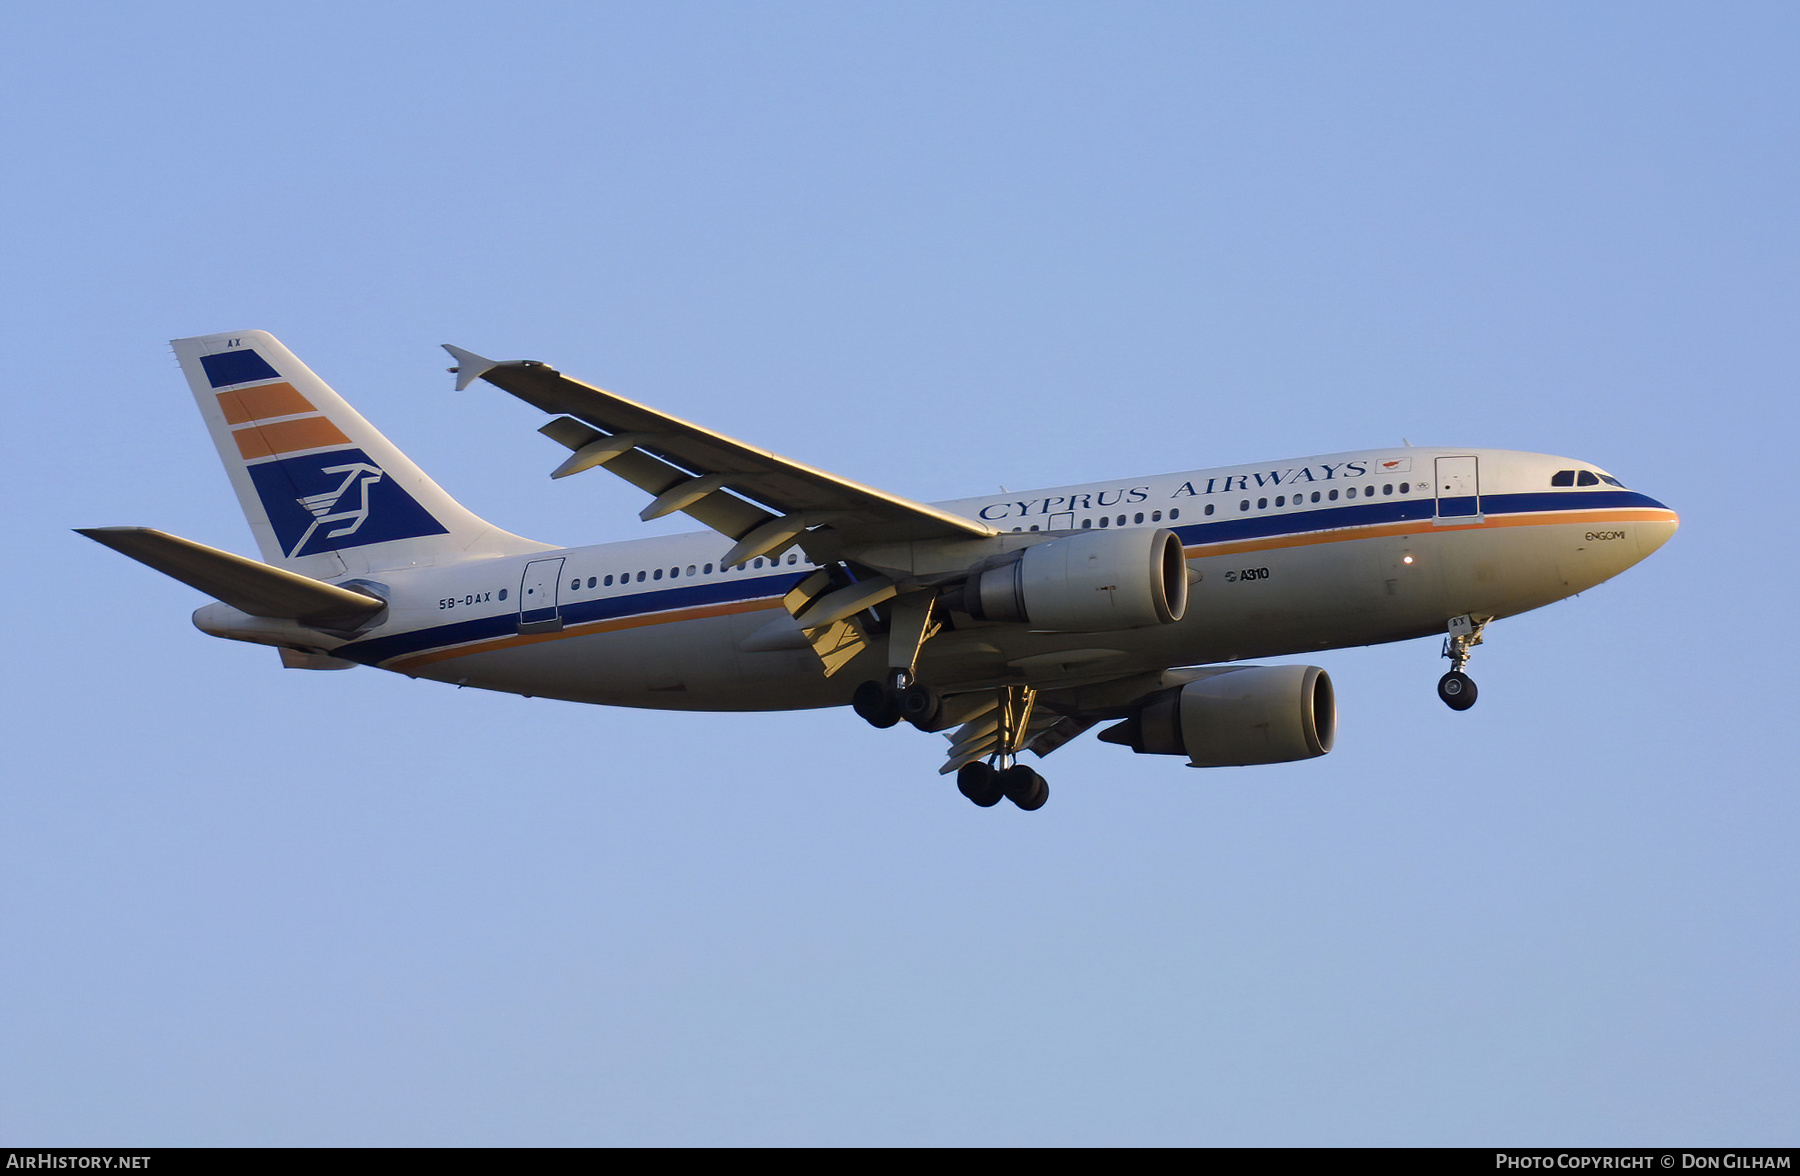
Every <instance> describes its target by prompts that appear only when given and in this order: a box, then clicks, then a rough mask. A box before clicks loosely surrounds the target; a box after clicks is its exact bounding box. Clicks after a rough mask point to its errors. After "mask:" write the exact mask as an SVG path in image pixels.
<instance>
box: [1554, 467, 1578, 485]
mask: <svg viewBox="0 0 1800 1176" xmlns="http://www.w3.org/2000/svg"><path fill="white" fill-rule="evenodd" d="M1550 484H1551V485H1552V486H1573V485H1574V484H1575V471H1574V470H1557V471H1556V472H1555V473H1554V474H1551V475H1550Z"/></svg>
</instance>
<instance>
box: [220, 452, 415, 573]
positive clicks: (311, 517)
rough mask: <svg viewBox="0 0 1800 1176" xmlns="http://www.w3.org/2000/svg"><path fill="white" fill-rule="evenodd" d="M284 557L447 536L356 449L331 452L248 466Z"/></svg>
mask: <svg viewBox="0 0 1800 1176" xmlns="http://www.w3.org/2000/svg"><path fill="white" fill-rule="evenodd" d="M245 472H247V473H248V474H249V475H250V481H251V482H252V483H254V484H255V486H256V494H257V497H258V498H260V499H262V504H263V509H264V510H265V511H267V512H268V514H269V526H270V527H272V528H273V529H274V531H275V539H276V542H277V543H279V544H280V546H281V550H282V551H283V552H284V553H285V554H286V556H287V558H288V559H303V558H305V557H306V556H309V555H318V554H320V553H321V552H326V551H342V550H344V549H346V548H350V547H367V546H368V545H369V544H371V543H389V542H392V541H394V540H397V539H417V538H422V537H423V536H426V535H443V534H447V533H448V532H447V529H446V528H445V527H444V525H443V524H442V523H440V522H438V520H437V519H435V518H433V517H432V516H431V513H430V512H429V511H427V510H426V509H425V508H424V507H422V506H420V505H419V502H418V500H417V499H416V498H414V497H413V496H412V495H411V494H409V493H407V490H406V487H405V485H404V484H403V483H404V478H396V477H395V476H394V475H393V474H392V473H390V472H389V471H387V470H384V469H382V468H381V466H380V464H379V463H377V462H376V461H375V460H374V459H373V458H371V457H370V456H369V455H368V454H367V453H364V452H363V451H362V450H360V449H355V448H352V449H332V450H327V451H325V452H323V453H304V454H300V455H298V456H296V457H279V458H276V459H275V460H273V461H259V462H252V463H250V464H249V465H247V466H246V467H245Z"/></svg>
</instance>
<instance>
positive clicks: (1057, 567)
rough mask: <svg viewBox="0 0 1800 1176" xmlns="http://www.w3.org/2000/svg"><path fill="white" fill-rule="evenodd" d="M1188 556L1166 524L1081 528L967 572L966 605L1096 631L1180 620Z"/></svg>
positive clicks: (989, 617)
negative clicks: (1002, 561)
mask: <svg viewBox="0 0 1800 1176" xmlns="http://www.w3.org/2000/svg"><path fill="white" fill-rule="evenodd" d="M1187 596H1188V577H1187V557H1186V555H1184V554H1183V552H1182V549H1181V539H1180V537H1178V536H1177V535H1176V534H1175V532H1173V531H1170V530H1168V529H1166V528H1158V529H1156V530H1145V529H1131V528H1121V529H1119V530H1105V531H1083V532H1082V533H1081V534H1079V535H1070V536H1068V537H1067V538H1064V539H1052V540H1050V541H1049V542H1048V543H1039V544H1036V545H1034V546H1031V547H1027V548H1025V549H1024V550H1022V551H1019V552H1017V553H1015V554H1014V555H1012V556H1011V557H1010V558H1009V559H1008V560H1007V561H1006V562H1005V563H1002V564H1000V565H999V566H997V567H990V568H987V569H985V570H983V571H981V572H978V573H976V574H974V575H971V576H970V577H969V579H968V582H967V584H966V585H965V586H964V588H963V601H962V604H963V611H964V612H967V613H968V614H969V615H970V616H973V617H975V618H976V619H977V620H983V621H1018V622H1022V623H1024V624H1028V625H1030V626H1031V627H1032V628H1034V629H1051V630H1056V631H1060V632H1070V633H1097V632H1105V631H1108V630H1111V629H1139V628H1144V627H1146V626H1148V625H1167V624H1169V623H1170V622H1173V621H1179V620H1180V619H1181V617H1182V614H1184V613H1185V612H1187Z"/></svg>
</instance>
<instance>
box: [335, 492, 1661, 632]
mask: <svg viewBox="0 0 1800 1176" xmlns="http://www.w3.org/2000/svg"><path fill="white" fill-rule="evenodd" d="M1480 504H1481V510H1482V513H1483V514H1484V515H1488V516H1493V515H1506V514H1532V513H1540V512H1547V511H1587V510H1609V509H1619V508H1638V509H1649V510H1667V509H1668V507H1666V506H1664V505H1663V504H1662V503H1660V502H1658V501H1656V500H1655V499H1654V498H1651V497H1650V496H1649V495H1646V494H1639V493H1637V492H1636V491H1633V490H1585V491H1568V490H1563V491H1552V492H1549V493H1533V494H1484V495H1482V496H1481V499H1480ZM1436 514H1437V500H1436V499H1435V498H1432V497H1430V496H1429V495H1427V496H1425V497H1421V498H1395V499H1391V500H1389V499H1384V500H1382V501H1380V502H1366V503H1358V504H1356V505H1355V506H1351V505H1348V504H1346V505H1344V506H1332V507H1323V508H1320V507H1313V508H1311V509H1299V510H1293V511H1292V512H1291V513H1285V514H1283V513H1276V514H1265V515H1259V516H1256V517H1253V518H1242V519H1221V520H1219V521H1217V522H1206V523H1186V522H1184V523H1182V524H1181V525H1180V526H1175V527H1172V528H1171V529H1172V530H1174V532H1175V533H1176V534H1177V535H1178V536H1180V538H1181V542H1182V544H1183V545H1184V546H1188V547H1199V546H1204V545H1206V544H1211V543H1231V542H1236V541H1241V540H1246V539H1269V538H1275V537H1278V536H1279V537H1284V538H1285V537H1291V536H1299V535H1308V534H1316V533H1321V532H1325V531H1338V530H1343V529H1345V528H1348V527H1369V526H1376V525H1379V524H1382V523H1400V522H1410V521H1424V520H1426V519H1430V518H1432V517H1434V516H1435V515H1436ZM808 574H810V573H809V572H784V573H781V574H778V575H765V576H756V575H749V574H740V575H733V576H732V577H731V578H728V579H722V580H715V581H713V582H711V583H706V584H691V585H683V586H682V587H679V588H659V589H655V590H653V591H649V592H633V593H630V594H628V595H621V596H609V597H602V598H600V599H598V600H565V601H561V602H559V604H558V611H559V612H560V613H561V614H562V618H563V623H564V624H565V625H584V624H589V623H592V622H595V621H610V620H617V619H619V618H621V617H632V616H645V615H648V614H652V613H661V612H671V611H674V610H676V609H685V608H696V607H701V606H705V605H717V604H736V603H740V602H743V601H748V600H766V599H769V598H771V597H777V596H781V595H783V594H785V593H786V592H787V591H788V590H789V589H791V588H792V587H793V586H794V585H795V584H798V583H799V582H800V581H801V580H803V579H805V578H806V576H807V575H808ZM518 619H519V614H518V613H516V612H506V613H501V614H499V615H496V616H488V617H480V618H477V619H474V620H468V621H454V622H452V623H450V624H447V625H433V626H431V627H430V628H426V629H416V630H414V631H412V632H410V633H395V634H393V635H392V636H388V637H376V638H373V639H372V640H369V641H357V642H352V643H351V644H349V645H345V646H341V647H340V648H338V649H335V650H333V651H332V653H333V655H334V656H336V657H341V658H347V659H349V660H351V661H357V662H362V663H363V664H365V665H377V664H379V663H381V662H385V661H391V660H392V659H394V658H396V657H404V656H406V655H408V654H415V653H422V652H424V651H426V650H428V649H441V648H444V647H447V646H452V645H464V644H467V643H469V642H471V641H484V640H491V639H493V638H497V637H508V636H511V635H512V634H514V633H515V632H517V631H518Z"/></svg>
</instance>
